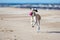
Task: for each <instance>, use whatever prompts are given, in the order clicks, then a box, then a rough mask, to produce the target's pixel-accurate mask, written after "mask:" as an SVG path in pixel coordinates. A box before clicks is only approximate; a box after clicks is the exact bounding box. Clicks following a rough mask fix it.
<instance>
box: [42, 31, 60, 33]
mask: <svg viewBox="0 0 60 40" xmlns="http://www.w3.org/2000/svg"><path fill="white" fill-rule="evenodd" d="M41 33H60V31H42V32H41Z"/></svg>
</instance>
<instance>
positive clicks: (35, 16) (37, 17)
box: [29, 9, 41, 31]
mask: <svg viewBox="0 0 60 40" xmlns="http://www.w3.org/2000/svg"><path fill="white" fill-rule="evenodd" d="M36 12H38V10H37V9H33V10H32V11H31V12H30V14H29V15H30V16H31V24H32V27H33V28H34V26H35V25H37V28H38V30H37V31H40V20H41V16H40V15H39V14H36Z"/></svg>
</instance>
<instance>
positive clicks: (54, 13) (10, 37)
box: [0, 7, 60, 40]
mask: <svg viewBox="0 0 60 40" xmlns="http://www.w3.org/2000/svg"><path fill="white" fill-rule="evenodd" d="M38 11H39V12H38V13H39V14H40V15H41V18H42V19H41V24H40V27H41V29H40V32H39V33H37V27H36V26H35V27H34V28H32V27H31V21H30V16H29V12H30V9H24V8H23V9H22V8H9V7H8V8H7V7H5V8H3V7H2V8H0V40H60V10H43V9H39V10H38Z"/></svg>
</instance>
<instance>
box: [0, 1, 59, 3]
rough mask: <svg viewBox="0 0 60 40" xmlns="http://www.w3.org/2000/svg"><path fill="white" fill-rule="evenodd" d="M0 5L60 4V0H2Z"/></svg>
mask: <svg viewBox="0 0 60 40" xmlns="http://www.w3.org/2000/svg"><path fill="white" fill-rule="evenodd" d="M0 3H60V0H0Z"/></svg>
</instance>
